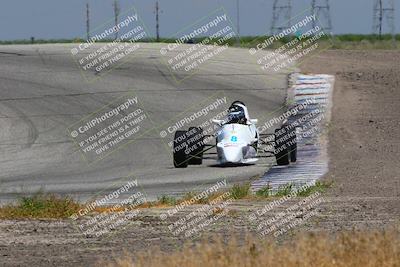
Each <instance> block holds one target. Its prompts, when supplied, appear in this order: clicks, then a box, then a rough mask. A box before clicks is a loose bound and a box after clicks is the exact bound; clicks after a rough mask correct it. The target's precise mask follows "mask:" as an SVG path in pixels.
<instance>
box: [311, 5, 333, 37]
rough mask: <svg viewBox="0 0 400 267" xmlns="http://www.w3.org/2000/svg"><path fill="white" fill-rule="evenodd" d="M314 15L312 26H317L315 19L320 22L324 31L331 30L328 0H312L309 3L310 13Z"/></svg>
mask: <svg viewBox="0 0 400 267" xmlns="http://www.w3.org/2000/svg"><path fill="white" fill-rule="evenodd" d="M314 14H315V16H316V19H315V20H313V22H312V27H313V28H315V27H316V26H317V20H318V21H319V23H320V24H321V27H322V30H323V31H324V32H325V31H327V32H329V33H330V32H331V31H332V20H331V12H330V5H329V0H312V3H311V15H314Z"/></svg>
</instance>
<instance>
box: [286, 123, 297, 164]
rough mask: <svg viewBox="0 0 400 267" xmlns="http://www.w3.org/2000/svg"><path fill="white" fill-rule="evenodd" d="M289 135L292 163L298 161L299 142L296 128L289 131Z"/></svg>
mask: <svg viewBox="0 0 400 267" xmlns="http://www.w3.org/2000/svg"><path fill="white" fill-rule="evenodd" d="M287 132H288V134H289V136H290V137H289V139H288V140H289V141H288V143H289V144H288V147H289V152H290V162H296V161H297V141H296V139H297V138H296V128H293V129H290V130H288V131H287Z"/></svg>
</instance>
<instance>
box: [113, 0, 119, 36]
mask: <svg viewBox="0 0 400 267" xmlns="http://www.w3.org/2000/svg"><path fill="white" fill-rule="evenodd" d="M113 7H114V22H115V26H117V25H118V16H119V4H118V0H114V4H113ZM117 39H118V30H117V31H116V32H115V40H117Z"/></svg>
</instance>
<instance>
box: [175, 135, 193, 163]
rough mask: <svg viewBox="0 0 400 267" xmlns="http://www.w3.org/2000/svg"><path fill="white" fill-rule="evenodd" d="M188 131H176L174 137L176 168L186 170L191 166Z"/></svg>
mask: <svg viewBox="0 0 400 267" xmlns="http://www.w3.org/2000/svg"><path fill="white" fill-rule="evenodd" d="M186 138H187V137H186V131H176V132H175V136H174V147H173V149H174V150H173V158H174V167H175V168H186V167H187V166H188V164H189V161H188V154H187V153H186V149H187V140H186Z"/></svg>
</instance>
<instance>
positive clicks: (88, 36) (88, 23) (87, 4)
mask: <svg viewBox="0 0 400 267" xmlns="http://www.w3.org/2000/svg"><path fill="white" fill-rule="evenodd" d="M86 38H87V40H89V39H90V17H89V2H87V3H86Z"/></svg>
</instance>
